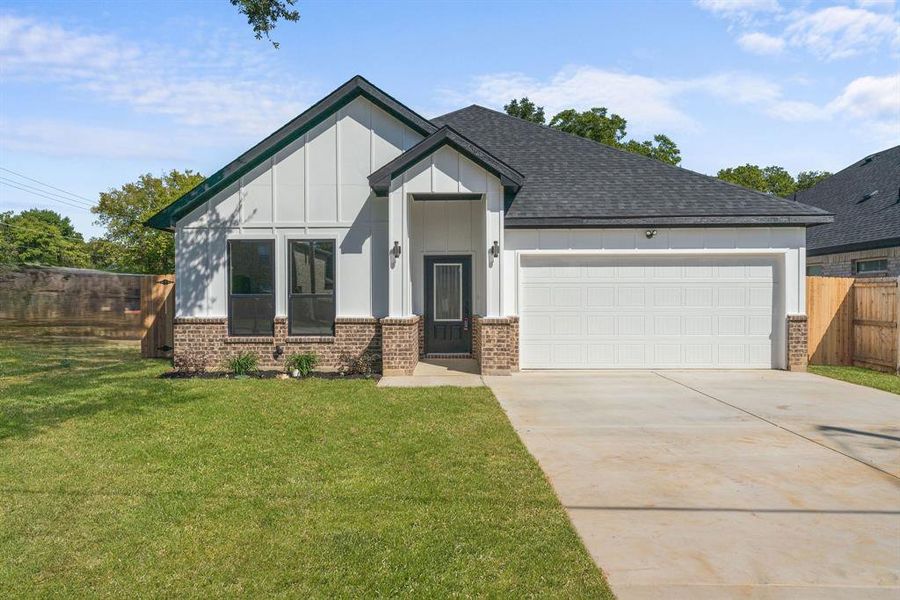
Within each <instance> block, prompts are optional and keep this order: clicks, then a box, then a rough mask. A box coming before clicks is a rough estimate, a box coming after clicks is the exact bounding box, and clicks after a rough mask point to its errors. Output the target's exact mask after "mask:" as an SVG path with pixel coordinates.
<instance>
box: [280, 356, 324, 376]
mask: <svg viewBox="0 0 900 600" xmlns="http://www.w3.org/2000/svg"><path fill="white" fill-rule="evenodd" d="M318 362H319V358H318V357H317V356H316V355H315V354H313V353H312V352H303V353H302V354H291V355H290V356H288V357H287V360H286V361H284V366H285V367H286V368H287V370H288V373H293V372H294V371H299V372H300V377H308V376H309V374H310V373H312V370H313V369H314V368H315V366H316V365H317V364H318Z"/></svg>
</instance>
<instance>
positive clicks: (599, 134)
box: [550, 107, 628, 147]
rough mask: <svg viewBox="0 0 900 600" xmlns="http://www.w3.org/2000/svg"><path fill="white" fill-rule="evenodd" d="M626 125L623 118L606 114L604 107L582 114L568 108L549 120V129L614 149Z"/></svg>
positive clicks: (623, 133) (623, 135)
mask: <svg viewBox="0 0 900 600" xmlns="http://www.w3.org/2000/svg"><path fill="white" fill-rule="evenodd" d="M627 124H628V122H627V121H626V120H625V119H624V118H623V117H620V116H619V115H617V114H615V113H613V114H611V115H610V114H608V111H607V110H606V107H600V108H592V109H590V110H586V111H584V112H578V111H577V110H575V109H574V108H569V109H567V110H564V111H562V112H559V113H557V114H556V116H555V117H553V118H552V119H550V127H553V128H555V129H559V130H560V131H565V132H566V133H571V134H574V135H578V136H581V137H583V138H587V139H589V140H594V141H595V142H600V143H601V144H606V145H607V146H615V147H619V145H620V144H619V142H621V141H622V139H624V138H625V127H626V125H627Z"/></svg>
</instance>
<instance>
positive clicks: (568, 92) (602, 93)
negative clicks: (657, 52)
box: [445, 67, 692, 128]
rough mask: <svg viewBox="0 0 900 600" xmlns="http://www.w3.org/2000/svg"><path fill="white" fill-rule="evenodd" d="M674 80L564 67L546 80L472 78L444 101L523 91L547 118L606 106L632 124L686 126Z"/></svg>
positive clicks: (497, 100)
mask: <svg viewBox="0 0 900 600" xmlns="http://www.w3.org/2000/svg"><path fill="white" fill-rule="evenodd" d="M677 93H678V88H677V86H675V85H673V82H669V81H665V80H660V79H654V78H652V77H646V76H643V75H632V74H628V73H622V72H618V71H609V70H604V69H598V68H594V67H569V68H566V69H563V70H561V71H559V72H558V73H557V74H556V75H554V76H553V77H552V78H551V79H550V80H548V81H543V82H542V81H539V80H538V79H535V78H532V77H528V76H525V75H523V74H520V73H499V74H493V75H484V76H481V77H476V78H475V80H474V83H473V85H472V86H471V87H470V89H469V90H467V91H465V92H464V93H462V94H459V93H458V92H445V95H446V96H447V97H448V101H449V102H454V103H464V102H473V101H474V102H480V103H483V104H487V105H490V106H502V105H503V104H504V103H506V102H508V101H509V100H510V99H511V98H521V97H522V96H528V98H530V99H531V100H533V101H534V102H535V103H537V104H538V105H540V106H543V107H544V108H545V111H546V113H547V115H548V118H549V117H550V116H552V115H554V114H556V113H557V112H559V111H561V110H563V109H565V108H573V107H574V108H579V109H582V110H586V109H588V108H592V107H595V106H606V107H607V108H609V109H610V110H611V111H613V112H619V113H621V114H624V115H627V117H628V118H629V119H634V121H635V122H636V123H641V124H653V125H652V126H658V127H675V128H678V127H690V126H691V125H692V121H691V119H690V118H689V117H688V116H687V115H686V114H684V113H683V112H682V111H681V110H679V109H678V108H677V107H675V105H674V104H673V102H672V100H673V98H674V96H675V94H677Z"/></svg>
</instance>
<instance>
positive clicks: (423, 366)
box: [378, 358, 484, 387]
mask: <svg viewBox="0 0 900 600" xmlns="http://www.w3.org/2000/svg"><path fill="white" fill-rule="evenodd" d="M480 373H481V371H480V370H479V368H478V363H477V362H476V361H475V360H472V359H471V358H425V359H422V360H420V361H419V364H417V365H416V369H415V371H413V374H412V375H407V376H391V377H382V378H381V379H380V380H379V381H378V387H438V386H443V385H449V386H453V387H479V386H482V385H484V381H483V380H482V379H481V374H480Z"/></svg>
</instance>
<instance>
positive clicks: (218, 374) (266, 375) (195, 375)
mask: <svg viewBox="0 0 900 600" xmlns="http://www.w3.org/2000/svg"><path fill="white" fill-rule="evenodd" d="M282 375H285V373H284V372H282V371H255V372H253V373H248V374H247V375H235V374H234V373H226V372H223V371H202V372H196V371H190V372H188V371H166V372H165V373H163V374H162V375H160V376H159V377H160V378H161V379H342V380H344V379H373V380H375V381H378V380H379V379H381V375H378V374H372V375H362V374H358V373H354V374H349V375H348V374H344V373H336V372H330V371H315V372H313V373H310V374H309V376H308V377H299V378H295V377H282Z"/></svg>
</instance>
